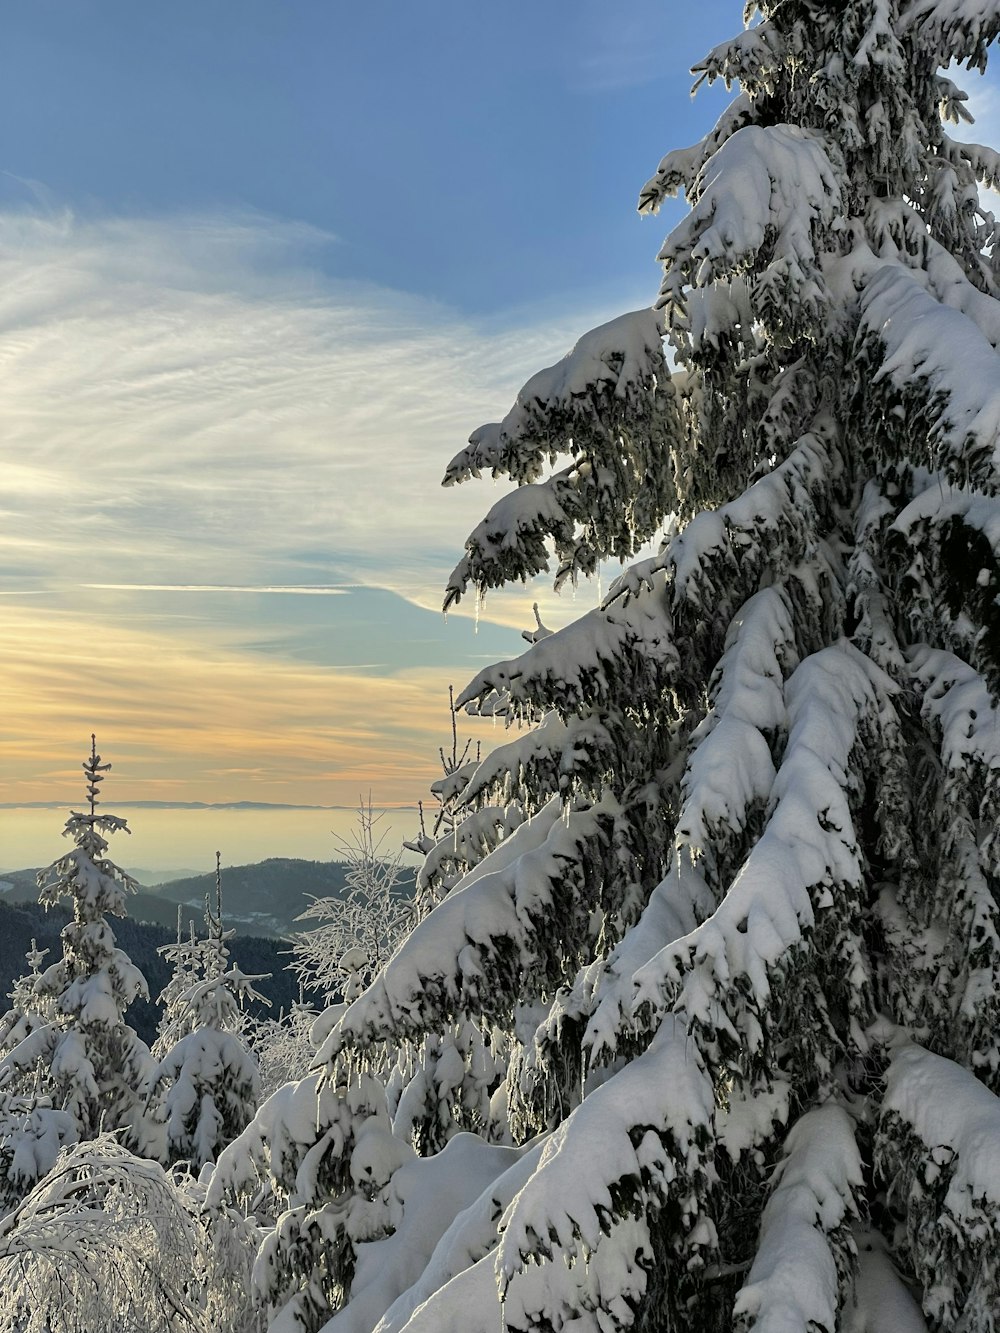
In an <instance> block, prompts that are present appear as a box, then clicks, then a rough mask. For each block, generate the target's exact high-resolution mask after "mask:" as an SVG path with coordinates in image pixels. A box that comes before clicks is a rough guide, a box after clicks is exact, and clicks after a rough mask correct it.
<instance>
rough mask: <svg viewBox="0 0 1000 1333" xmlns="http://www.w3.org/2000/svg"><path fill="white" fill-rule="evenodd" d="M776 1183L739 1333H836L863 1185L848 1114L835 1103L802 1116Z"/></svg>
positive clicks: (742, 1302) (740, 1300) (738, 1308)
mask: <svg viewBox="0 0 1000 1333" xmlns="http://www.w3.org/2000/svg"><path fill="white" fill-rule="evenodd" d="M773 1180H774V1188H773V1191H772V1194H771V1197H770V1199H769V1200H768V1202H767V1204H766V1205H765V1207H764V1212H763V1215H762V1217H761V1227H760V1239H759V1241H758V1244H757V1254H756V1257H755V1259H754V1261H753V1266H752V1267H751V1269H750V1275H749V1277H748V1279H747V1281H746V1283H745V1284H744V1286H743V1287H742V1289H741V1290H740V1293H739V1295H738V1296H737V1298H736V1304H735V1306H734V1309H733V1313H734V1315H736V1317H737V1318H736V1325H735V1327H736V1328H737V1329H739V1330H741V1333H790V1330H792V1329H810V1330H813V1331H814V1333H835V1331H836V1330H837V1329H839V1328H840V1327H841V1324H840V1322H839V1319H838V1311H839V1310H840V1309H841V1306H842V1303H843V1302H842V1292H843V1291H844V1288H845V1287H846V1286H847V1285H848V1279H849V1276H850V1274H851V1271H852V1266H853V1258H854V1251H855V1247H854V1241H853V1239H852V1236H851V1226H852V1223H853V1222H854V1221H855V1220H856V1219H857V1216H858V1204H857V1198H856V1195H857V1194H858V1193H859V1192H860V1190H861V1187H862V1183H863V1176H862V1166H861V1154H860V1153H859V1151H858V1145H857V1143H856V1141H855V1138H854V1125H853V1122H852V1120H851V1117H850V1116H849V1115H848V1114H847V1112H846V1111H845V1110H844V1109H843V1108H842V1107H840V1106H835V1105H833V1104H831V1103H829V1102H828V1103H826V1104H825V1105H823V1106H819V1107H817V1108H816V1109H815V1110H813V1111H808V1112H807V1113H806V1114H805V1115H804V1116H802V1118H801V1119H800V1120H798V1121H797V1122H796V1123H795V1125H794V1126H793V1127H792V1129H791V1131H790V1133H789V1135H788V1138H787V1139H786V1140H785V1154H784V1157H783V1159H782V1161H781V1162H780V1163H779V1165H778V1168H777V1170H776V1172H775V1174H774V1177H773Z"/></svg>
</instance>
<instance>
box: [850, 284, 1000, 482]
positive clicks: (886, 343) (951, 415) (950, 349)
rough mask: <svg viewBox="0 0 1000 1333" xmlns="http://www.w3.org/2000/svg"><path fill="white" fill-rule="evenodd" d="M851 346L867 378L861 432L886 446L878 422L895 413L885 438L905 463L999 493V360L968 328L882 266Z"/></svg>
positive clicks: (866, 292) (957, 315) (974, 329)
mask: <svg viewBox="0 0 1000 1333" xmlns="http://www.w3.org/2000/svg"><path fill="white" fill-rule="evenodd" d="M857 346H858V351H859V355H861V356H862V358H863V359H867V361H868V363H869V365H870V366H871V367H873V368H874V371H875V373H874V375H869V376H868V378H867V379H866V385H867V389H868V398H867V402H868V408H867V414H868V421H867V423H866V424H867V425H868V426H869V428H871V429H873V430H875V431H876V432H879V433H880V438H883V439H884V438H888V436H889V433H887V432H886V431H885V430H884V429H883V428H882V426H881V421H882V420H884V419H885V418H892V417H894V416H897V415H898V414H899V412H900V410H901V411H902V413H903V415H904V423H903V426H902V427H901V424H900V423H898V422H896V423H895V424H894V425H893V429H892V432H891V436H892V437H893V438H895V439H899V438H900V436H901V434H902V435H904V436H905V440H904V444H905V445H906V446H908V447H909V451H910V458H911V460H913V461H917V462H923V463H924V464H925V465H926V466H927V467H929V468H931V469H935V470H936V469H941V468H943V469H944V470H945V471H946V472H947V473H948V475H949V477H950V478H951V479H952V481H954V482H956V483H958V484H968V483H970V482H973V483H975V484H977V485H980V486H984V487H986V488H987V489H989V490H991V491H995V490H997V489H1000V357H998V355H997V353H996V352H995V351H994V349H993V347H992V346H991V345H990V343H989V342H988V340H987V338H986V337H985V336H984V335H983V333H982V332H980V330H979V328H977V326H976V324H975V323H973V321H972V320H971V319H970V318H968V317H967V316H965V315H964V314H962V313H961V312H960V311H959V310H955V309H952V308H949V307H948V306H944V305H942V304H941V302H940V301H937V300H935V298H934V297H933V296H932V295H931V294H930V293H929V292H928V291H927V290H926V289H925V287H924V285H923V283H922V281H921V279H920V278H919V277H918V276H916V275H914V274H913V273H911V272H910V271H909V270H908V269H906V268H903V267H902V266H900V265H895V264H892V265H884V266H883V267H882V268H880V269H879V270H878V271H877V272H876V273H875V275H874V277H873V278H872V279H871V280H870V281H869V282H868V284H867V286H866V288H865V290H864V292H863V293H862V295H861V318H860V321H859V327H858V338H857Z"/></svg>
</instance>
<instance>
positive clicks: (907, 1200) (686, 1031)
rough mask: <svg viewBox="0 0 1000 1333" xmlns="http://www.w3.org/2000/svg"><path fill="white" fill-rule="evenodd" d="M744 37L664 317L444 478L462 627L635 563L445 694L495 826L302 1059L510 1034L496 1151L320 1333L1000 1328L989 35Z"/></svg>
mask: <svg viewBox="0 0 1000 1333" xmlns="http://www.w3.org/2000/svg"><path fill="white" fill-rule="evenodd" d="M747 21H748V24H749V26H748V27H747V28H746V30H745V31H744V32H743V33H741V34H740V35H738V36H736V37H734V38H733V39H732V40H731V41H727V42H725V43H723V44H722V45H721V46H720V47H718V48H717V49H715V50H713V51H712V52H711V53H710V54H709V55H708V57H707V58H706V59H705V60H704V61H703V62H702V64H701V65H700V66H698V67H697V70H698V74H699V76H700V77H701V78H705V79H708V80H709V81H716V80H721V81H723V82H724V83H725V84H726V85H727V87H729V86H732V85H736V86H737V88H738V93H737V95H736V97H735V99H734V100H733V101H732V102H731V104H730V105H729V107H728V109H727V110H726V111H725V112H724V113H723V115H722V116H721V118H720V120H719V121H718V123H717V125H716V126H715V128H714V129H713V130H712V131H711V132H710V133H709V134H708V135H706V136H705V138H704V139H702V140H701V141H700V142H699V143H697V144H695V145H694V146H693V147H691V148H686V149H682V150H678V151H675V152H672V153H670V154H668V156H667V157H665V158H664V160H663V161H662V163H661V164H660V167H659V169H658V171H657V172H656V174H655V176H654V177H653V179H652V180H651V181H650V182H649V183H648V185H647V186H646V187H645V189H644V190H643V192H642V196H641V200H640V207H641V209H642V210H643V211H645V212H655V211H656V209H657V208H658V207H659V205H660V203H661V202H662V200H664V199H665V198H666V197H667V196H668V195H671V194H674V193H677V192H681V191H682V192H683V193H684V194H685V195H686V197H687V200H688V202H689V204H690V211H689V213H688V214H687V216H686V217H685V218H684V220H682V221H681V222H680V223H679V224H678V225H677V226H676V227H675V228H674V230H673V231H672V232H671V233H670V235H669V236H668V237H667V240H666V243H665V244H664V246H663V248H662V250H661V252H660V259H661V260H662V262H663V265H664V280H663V286H662V291H661V296H660V300H659V303H658V306H657V308H656V309H655V310H646V311H639V312H637V313H634V314H630V315H624V316H622V317H621V318H619V319H617V320H614V321H612V322H611V323H610V324H607V325H605V326H603V327H602V328H600V329H597V330H594V331H593V332H592V333H589V334H587V335H586V336H585V337H584V338H582V339H581V340H580V342H579V343H578V344H577V346H576V347H575V348H574V349H573V351H572V352H571V353H570V354H569V355H568V356H567V357H566V358H565V359H564V360H563V361H561V362H560V363H559V364H558V365H556V366H554V367H552V368H551V369H549V370H545V371H542V372H541V373H540V374H539V375H537V376H535V377H534V378H533V379H531V380H529V382H528V383H527V384H526V385H525V387H524V388H523V390H522V391H521V393H520V394H519V396H518V399H517V402H516V403H515V405H514V407H513V408H512V410H511V411H510V412H509V413H508V415H507V417H506V418H505V419H504V420H503V421H502V422H500V423H498V424H493V425H489V426H485V427H483V428H482V429H480V430H479V431H477V432H476V433H475V434H474V435H473V436H472V439H471V441H470V444H469V446H468V448H466V449H465V450H463V451H462V453H460V454H459V455H458V457H457V458H456V459H455V460H454V462H453V463H452V464H451V466H450V467H449V469H448V473H447V477H446V480H447V481H449V482H459V481H464V480H465V479H466V478H469V477H475V476H479V475H480V474H482V473H491V474H492V475H493V476H494V477H496V476H505V477H508V478H510V479H512V480H513V481H514V482H515V483H517V485H516V487H515V489H513V490H512V491H511V492H510V493H509V494H506V495H504V496H502V497H501V498H500V499H499V500H498V501H497V503H496V504H495V505H494V506H493V508H492V509H491V510H490V512H489V514H488V515H487V517H486V519H484V521H483V522H482V523H481V524H480V525H479V527H478V528H477V529H476V530H475V531H474V532H473V534H472V535H471V537H470V538H469V541H468V543H467V547H466V553H465V556H464V557H463V559H462V561H461V563H460V564H459V566H458V568H457V569H456V571H455V573H454V575H453V576H452V579H451V582H450V584H449V589H448V600H449V602H453V601H455V600H457V599H458V598H459V597H461V596H464V595H465V594H466V593H467V592H468V591H469V590H470V589H471V590H473V591H474V592H475V593H476V594H477V595H481V594H482V593H483V592H484V591H485V590H487V589H489V588H492V587H495V586H498V585H500V584H502V583H505V582H507V581H509V580H511V579H518V578H527V577H529V576H532V575H534V574H536V573H537V572H538V571H540V570H542V569H544V568H546V566H547V564H548V560H549V551H550V549H553V548H554V551H555V555H556V557H557V561H558V569H557V575H556V577H557V581H562V580H564V579H566V578H570V579H572V578H575V577H576V576H577V575H578V574H579V573H589V572H591V571H593V570H594V569H595V568H596V567H597V565H598V562H599V561H601V560H603V559H605V558H607V557H617V558H621V559H623V560H627V559H630V558H632V557H633V556H634V555H635V554H637V553H638V551H639V547H640V544H641V543H643V542H645V541H647V540H648V539H650V538H655V537H656V536H657V534H658V533H659V534H660V537H661V542H662V544H661V546H660V549H659V553H658V554H657V555H655V556H654V557H652V558H649V559H645V560H642V561H640V562H639V563H637V564H633V565H632V566H630V567H629V568H628V569H626V571H625V572H624V573H623V575H622V576H621V578H620V579H619V580H618V581H617V583H616V584H615V585H614V586H613V587H612V589H611V591H610V593H609V595H608V596H607V598H606V599H605V601H604V603H603V605H601V606H600V607H599V608H597V609H595V610H593V611H590V612H588V613H586V614H585V615H584V616H582V617H581V618H580V619H578V620H577V621H576V622H574V623H573V624H571V625H569V626H568V627H567V628H565V629H562V630H560V631H558V632H556V633H553V634H548V635H545V634H539V635H538V636H535V641H534V642H533V643H532V644H531V646H530V647H529V649H528V650H527V652H525V653H524V654H523V655H522V656H521V657H519V658H517V659H515V660H512V661H508V662H501V663H498V664H496V665H494V666H491V667H489V668H487V669H486V670H484V671H483V672H481V673H480V674H479V676H477V677H476V679H475V680H474V681H473V682H472V683H471V684H470V685H469V686H468V688H467V689H466V690H465V692H464V693H463V695H462V696H461V698H460V700H459V704H460V705H461V706H465V707H467V708H469V709H470V710H478V711H479V712H480V713H481V714H492V715H494V716H500V717H502V718H504V719H505V721H506V722H507V723H508V724H510V725H512V726H514V727H517V728H519V730H518V731H517V733H516V734H514V735H513V737H512V739H510V740H509V741H508V743H506V744H504V745H502V746H500V747H499V748H498V749H496V750H495V751H494V752H493V753H492V754H490V755H489V756H487V758H486V759H484V760H483V761H482V762H481V763H480V764H479V765H478V766H477V767H476V768H475V770H474V771H472V772H468V773H464V774H462V778H461V790H460V793H456V795H457V800H458V802H459V803H461V804H462V805H464V808H465V809H466V810H467V811H468V818H469V820H470V821H476V820H477V818H478V817H479V816H480V815H481V812H482V811H484V810H490V809H492V808H493V807H501V808H502V809H503V810H504V811H510V812H511V814H510V821H509V823H510V826H509V827H508V828H506V829H505V830H504V833H505V836H504V837H503V838H502V840H501V841H500V842H499V844H498V845H492V846H491V845H490V844H489V843H488V842H485V841H483V840H480V839H479V838H478V837H477V836H476V837H470V838H468V839H466V840H464V841H463V842H462V856H463V858H464V861H465V864H464V866H463V867H461V869H462V873H461V874H460V876H459V877H458V878H457V879H453V880H452V881H451V882H450V883H449V882H447V879H451V876H450V874H448V875H447V876H444V875H443V876H442V877H441V880H440V883H441V889H442V893H441V901H439V902H438V903H437V905H436V906H435V907H434V908H433V910H432V911H431V912H430V913H429V915H427V916H426V917H425V918H424V919H423V920H422V921H421V922H420V923H419V924H418V925H417V926H416V928H415V929H414V931H413V932H412V933H411V934H410V935H409V937H408V938H407V939H406V941H405V942H404V944H403V945H402V946H401V948H400V949H399V950H398V951H397V952H396V954H395V956H394V957H393V958H392V959H391V960H390V961H389V963H388V964H387V965H386V967H385V968H384V969H383V970H382V972H381V973H380V975H379V976H377V977H376V978H375V980H374V981H373V983H372V985H371V986H370V987H369V989H368V990H367V991H366V992H365V993H364V994H363V995H362V996H360V997H359V998H358V999H357V1000H356V1001H354V1003H353V1004H352V1005H351V1006H350V1007H349V1008H348V1010H347V1012H346V1013H345V1014H344V1016H343V1017H342V1019H341V1020H340V1021H339V1023H338V1025H337V1026H336V1027H335V1028H334V1029H333V1031H332V1032H331V1034H330V1037H329V1038H328V1040H327V1043H326V1046H325V1048H324V1050H323V1056H324V1058H325V1059H326V1060H327V1062H328V1069H329V1071H330V1074H329V1076H330V1079H331V1081H332V1082H333V1083H334V1084H335V1083H336V1081H337V1079H338V1078H340V1077H343V1074H342V1072H340V1071H342V1070H343V1069H344V1068H348V1067H350V1064H351V1062H352V1061H358V1060H361V1061H363V1060H364V1059H365V1058H366V1052H367V1051H368V1050H370V1049H371V1048H373V1047H376V1046H377V1045H378V1043H380V1042H388V1043H390V1044H392V1045H398V1043H399V1042H400V1041H401V1039H404V1038H405V1039H410V1040H413V1041H419V1040H426V1039H427V1038H428V1037H432V1036H433V1034H435V1033H442V1032H448V1031H450V1030H452V1029H453V1027H454V1025H455V1024H456V1023H462V1022H464V1021H465V1020H466V1019H470V1018H471V1019H473V1020H475V1021H476V1022H478V1023H481V1024H493V1025H496V1026H500V1027H502V1028H504V1029H505V1030H506V1031H507V1033H508V1034H509V1038H510V1040H511V1042H512V1043H513V1044H514V1057H513V1059H512V1060H511V1065H510V1074H509V1076H508V1079H507V1085H506V1087H507V1103H508V1105H507V1115H508V1120H509V1124H510V1128H511V1132H512V1135H513V1141H514V1143H515V1145H518V1144H520V1145H522V1147H521V1148H520V1149H518V1148H517V1147H515V1148H514V1149H513V1150H511V1149H507V1148H498V1147H492V1146H490V1145H487V1144H485V1143H484V1144H482V1146H481V1154H482V1156H481V1158H480V1161H481V1164H482V1174H481V1175H479V1176H478V1177H477V1178H478V1180H479V1181H480V1182H481V1190H480V1193H479V1196H478V1198H477V1199H476V1200H475V1201H473V1202H472V1203H471V1204H469V1203H467V1202H466V1203H459V1202H458V1201H457V1196H455V1209H456V1211H455V1213H454V1214H453V1217H454V1220H453V1221H452V1223H451V1225H450V1226H449V1227H446V1228H445V1229H444V1230H443V1231H442V1229H441V1228H440V1227H437V1228H436V1229H435V1230H434V1231H433V1232H432V1233H431V1234H432V1240H431V1244H432V1245H433V1249H431V1248H430V1247H429V1246H424V1247H421V1246H420V1244H419V1241H420V1239H421V1237H420V1231H419V1226H420V1224H419V1222H418V1221H417V1220H416V1219H420V1218H422V1217H423V1216H424V1213H423V1209H424V1208H425V1207H427V1206H428V1202H429V1198H430V1194H429V1193H428V1191H431V1190H433V1188H434V1181H435V1180H440V1179H441V1178H442V1176H446V1175H447V1161H448V1160H449V1153H451V1152H452V1149H453V1144H452V1143H449V1144H448V1146H447V1147H446V1149H445V1150H444V1151H443V1152H442V1153H440V1154H439V1155H438V1156H437V1157H434V1158H430V1159H428V1161H427V1162H426V1163H416V1164H415V1163H412V1162H410V1163H408V1164H407V1165H405V1166H403V1167H402V1169H401V1171H400V1173H399V1179H400V1180H401V1181H408V1182H409V1183H408V1184H406V1185H405V1188H404V1185H403V1184H400V1186H399V1191H398V1197H399V1198H400V1199H401V1200H402V1205H401V1206H402V1216H401V1218H400V1219H399V1221H398V1231H397V1235H398V1236H402V1235H403V1234H404V1232H405V1234H407V1235H408V1236H411V1237H412V1238H413V1242H414V1244H413V1246H412V1247H411V1248H409V1249H407V1247H405V1246H402V1245H400V1244H397V1243H395V1242H396V1237H391V1238H389V1239H387V1240H385V1241H382V1242H379V1243H377V1244H376V1245H373V1246H372V1247H371V1249H370V1250H367V1251H366V1252H365V1254H364V1256H363V1257H362V1261H359V1265H358V1281H357V1283H356V1284H355V1287H354V1289H353V1292H352V1297H353V1299H351V1300H350V1301H349V1302H348V1303H347V1305H346V1307H345V1308H344V1309H343V1310H342V1311H341V1312H340V1313H339V1314H338V1315H337V1316H336V1317H335V1318H334V1319H333V1320H332V1321H331V1323H330V1325H329V1328H328V1333H348V1331H349V1330H350V1331H352V1333H370V1331H371V1329H372V1328H377V1329H378V1333H404V1331H405V1333H487V1331H488V1333H496V1330H497V1329H505V1330H510V1333H514V1331H515V1330H517V1333H527V1331H528V1330H538V1333H555V1331H557V1330H566V1333H570V1330H572V1333H611V1331H612V1330H625V1329H632V1328H634V1329H637V1330H642V1333H675V1331H677V1333H680V1331H681V1330H684V1331H688V1330H690V1331H691V1333H693V1331H694V1330H698V1333H707V1331H708V1330H722V1329H727V1330H728V1329H736V1330H739V1331H740V1333H750V1331H751V1330H752V1331H753V1333H778V1331H779V1330H780V1331H781V1333H791V1330H796V1331H801V1333H817V1331H818V1330H824V1331H825V1333H834V1330H835V1329H851V1330H855V1331H856V1333H857V1331H859V1330H875V1329H878V1330H880V1331H881V1330H885V1329H887V1328H889V1327H890V1326H891V1327H893V1328H898V1329H902V1328H905V1329H907V1330H908V1333H909V1331H911V1330H912V1331H914V1333H916V1331H917V1330H920V1329H922V1328H925V1327H926V1328H930V1329H934V1330H941V1333H945V1331H948V1333H951V1331H952V1330H958V1329H968V1330H973V1329H974V1330H983V1331H984V1333H985V1330H991V1329H994V1328H996V1327H997V1324H996V1319H997V1311H998V1310H1000V1174H998V1171H997V1166H996V1161H997V1154H996V1144H997V1143H998V1142H1000V1137H998V1136H1000V1099H998V1093H1000V1036H998V1034H1000V1022H998V1019H1000V933H998V932H1000V921H998V912H1000V908H998V905H997V904H998V901H1000V837H998V833H997V830H998V828H1000V740H998V738H1000V611H998V604H1000V356H998V351H997V349H998V346H1000V234H998V228H997V225H996V223H995V222H994V220H993V217H992V216H991V215H990V214H989V213H988V212H987V211H986V209H985V208H984V206H983V204H982V203H981V201H980V199H979V195H978V190H977V186H978V185H986V186H991V187H995V186H996V185H997V184H998V182H1000V156H998V155H997V154H996V153H995V152H993V151H992V150H990V149H988V148H985V147H982V146H978V145H972V144H966V143H962V142H959V141H958V140H956V139H954V138H953V137H951V135H950V134H949V133H948V132H947V130H946V128H945V124H946V122H947V121H949V120H956V119H958V118H959V117H961V116H962V115H963V101H964V100H965V94H964V93H963V92H961V91H960V90H959V88H958V87H956V85H955V84H954V83H953V82H952V78H951V74H950V73H949V71H951V70H952V67H953V66H957V65H960V64H964V65H966V66H967V67H968V68H970V69H980V70H981V69H983V68H984V67H985V64H986V58H987V49H988V47H989V45H990V44H991V43H992V42H994V41H995V40H996V38H997V37H998V35H1000V4H998V3H997V0H836V2H835V3H831V2H830V0H759V3H757V4H753V3H751V4H750V5H749V6H748V11H747ZM664 338H665V339H666V343H667V348H668V351H667V353H666V354H665V352H664ZM492 818H493V817H492V815H490V820H491V821H492ZM494 826H495V825H494V824H493V823H492V822H491V827H494ZM472 827H473V828H476V827H477V825H476V823H475V822H474V823H473V825H472ZM462 828H463V826H462V825H461V824H459V825H458V828H457V833H456V834H452V835H449V841H450V844H451V846H452V847H453V846H454V845H455V838H456V836H457V838H458V839H459V840H462ZM430 856H431V858H432V859H433V858H434V857H435V856H437V857H438V859H439V860H442V859H443V858H445V857H448V856H452V853H451V852H450V851H447V850H441V851H438V852H436V851H434V850H432V851H431V852H430ZM448 864H449V866H450V865H451V862H449V863H448ZM456 1072H457V1071H456ZM450 1086H451V1087H452V1095H454V1084H453V1083H452V1084H451V1085H450ZM455 1142H456V1143H458V1142H459V1140H455ZM432 1146H436V1145H432ZM511 1151H513V1152H514V1153H515V1157H514V1159H513V1160H511V1158H510V1157H505V1156H504V1154H505V1153H509V1152H511ZM489 1154H492V1155H489ZM435 1163H439V1164H440V1166H439V1167H437V1166H433V1164H435ZM417 1167H421V1168H423V1167H426V1174H425V1175H423V1176H421V1175H420V1173H419V1172H417V1171H416V1168H417ZM432 1167H433V1169H432ZM421 1179H423V1180H424V1181H425V1182H426V1184H425V1186H423V1187H418V1185H419V1181H420V1180H421ZM394 1188H395V1186H394V1185H393V1184H392V1183H390V1187H389V1194H390V1195H391V1194H392V1191H393V1189H394ZM442 1197H444V1195H443V1194H442ZM449 1197H450V1196H449ZM442 1206H444V1205H442ZM363 1275H364V1276H365V1281H364V1282H362V1281H361V1278H362V1276H363Z"/></svg>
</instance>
